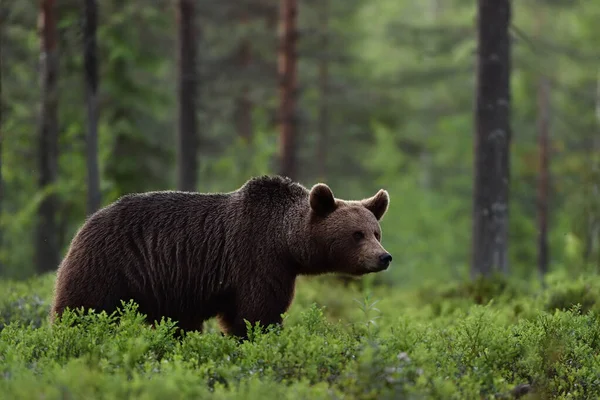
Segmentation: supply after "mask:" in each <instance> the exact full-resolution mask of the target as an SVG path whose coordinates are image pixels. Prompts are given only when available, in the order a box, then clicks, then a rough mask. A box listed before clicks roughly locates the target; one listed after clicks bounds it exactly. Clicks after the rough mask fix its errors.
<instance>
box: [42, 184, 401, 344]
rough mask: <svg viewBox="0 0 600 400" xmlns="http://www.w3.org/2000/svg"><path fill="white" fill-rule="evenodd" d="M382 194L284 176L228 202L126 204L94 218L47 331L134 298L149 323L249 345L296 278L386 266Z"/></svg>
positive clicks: (210, 197) (155, 195)
mask: <svg viewBox="0 0 600 400" xmlns="http://www.w3.org/2000/svg"><path fill="white" fill-rule="evenodd" d="M388 204H389V196H388V193H387V192H386V191H385V190H383V189H381V190H379V191H378V192H377V194H375V195H374V196H373V197H371V198H368V199H363V200H354V201H344V200H340V199H336V198H335V197H334V195H333V193H332V191H331V190H330V189H329V187H328V186H327V185H325V184H322V183H319V184H316V185H314V186H313V187H312V189H311V190H310V191H309V190H307V189H306V188H305V187H303V186H302V185H300V184H299V183H296V182H293V181H291V180H290V179H288V178H284V177H280V176H274V177H270V176H262V177H257V178H252V179H250V180H249V181H248V182H246V183H245V184H244V185H243V186H242V187H241V188H239V189H237V190H235V191H233V192H229V193H208V194H204V193H193V192H182V191H157V192H148V193H142V194H129V195H125V196H123V197H121V198H120V199H118V200H117V201H115V202H114V203H112V204H111V205H108V206H106V207H105V208H103V209H101V210H99V211H97V212H96V213H94V214H93V215H91V216H90V217H89V218H88V219H87V220H86V221H85V223H84V224H83V226H82V227H81V228H80V230H79V231H78V232H77V233H76V235H75V236H74V238H73V240H72V242H71V244H70V248H69V250H68V252H67V254H66V256H65V258H64V260H63V261H62V263H61V265H60V266H59V269H58V273H57V279H56V286H55V297H54V301H53V305H52V309H51V311H50V321H54V320H55V318H56V317H57V316H60V315H61V314H62V312H63V311H64V310H65V308H67V307H69V308H70V309H75V308H80V307H83V308H84V309H88V308H91V309H94V310H95V311H96V312H100V311H106V312H108V313H111V312H112V311H114V310H116V308H117V307H118V306H120V301H121V300H123V301H126V302H127V301H129V300H130V299H132V300H134V301H135V302H136V303H137V304H138V306H139V311H140V312H142V313H144V314H145V315H146V316H147V320H148V321H149V322H150V323H151V322H152V321H160V319H161V317H171V319H172V320H175V321H178V326H179V327H180V328H181V329H182V330H183V331H191V330H197V331H202V325H203V322H204V321H205V320H207V319H209V318H212V317H217V318H218V320H219V324H220V326H221V329H222V331H223V333H225V334H231V335H234V336H239V337H242V338H244V337H246V325H245V322H244V320H245V319H246V320H248V321H249V322H251V323H252V325H253V326H254V325H255V323H256V322H260V324H261V325H263V326H267V325H270V324H281V322H282V317H281V315H282V314H283V313H284V312H286V311H287V309H288V307H289V306H290V304H291V302H292V299H293V297H294V286H295V281H296V277H297V276H298V275H317V274H324V273H345V274H350V275H354V276H360V275H364V274H367V273H372V272H378V271H382V270H385V269H387V268H388V266H389V264H390V262H391V260H392V256H391V255H390V254H389V253H388V252H387V251H386V250H385V249H384V248H383V246H382V245H381V243H380V240H381V228H380V225H379V220H380V219H381V218H382V217H383V215H384V214H385V213H386V211H387V209H388Z"/></svg>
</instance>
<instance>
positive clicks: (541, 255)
mask: <svg viewBox="0 0 600 400" xmlns="http://www.w3.org/2000/svg"><path fill="white" fill-rule="evenodd" d="M549 120H550V87H549V82H548V79H547V78H546V77H545V76H542V77H541V78H540V81H539V87H538V146H539V176H538V201H537V208H538V272H539V274H540V276H541V277H542V278H543V277H544V276H545V275H546V273H547V272H548V262H549V247H548V189H549V183H550V172H549V129H550V128H549V122H550V121H549Z"/></svg>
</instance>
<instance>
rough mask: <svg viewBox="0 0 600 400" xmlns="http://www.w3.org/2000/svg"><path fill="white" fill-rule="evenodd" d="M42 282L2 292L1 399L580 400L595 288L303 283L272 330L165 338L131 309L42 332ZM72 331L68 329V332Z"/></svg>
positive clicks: (557, 281) (598, 341)
mask: <svg viewBox="0 0 600 400" xmlns="http://www.w3.org/2000/svg"><path fill="white" fill-rule="evenodd" d="M53 280H54V276H53V275H46V276H42V277H38V278H34V279H31V280H29V281H26V282H8V281H5V282H0V398H6V399H125V398H136V399H165V398H168V399H183V398H206V397H209V396H210V397H211V398H217V399H230V398H235V399H238V398H241V399H265V398H276V399H341V398H351V399H430V398H431V399H480V398H489V399H492V398H494V399H498V398H506V399H508V398H514V397H515V396H517V394H522V393H525V392H528V393H527V394H524V395H523V397H521V398H529V399H538V398H539V399H548V398H564V399H566V398H569V399H589V398H598V397H599V396H600V372H599V371H600V356H599V354H600V278H599V277H596V276H588V277H580V278H577V279H573V278H567V277H566V276H563V275H560V274H554V275H553V276H550V277H549V278H548V280H547V284H546V287H545V288H543V289H542V288H540V287H537V286H535V285H526V284H523V283H519V282H512V281H505V280H503V279H500V278H496V279H492V280H489V281H474V282H468V283H454V284H446V285H444V286H439V285H438V286H431V287H421V288H418V289H414V290H412V291H399V290H395V289H394V288H393V287H389V286H385V287H383V286H382V287H372V288H369V289H368V290H366V289H365V288H364V287H363V286H362V285H361V284H360V283H351V284H350V285H348V286H345V285H342V284H340V283H339V282H338V281H337V280H335V279H333V278H331V277H323V278H318V279H316V278H311V279H301V280H300V281H299V282H298V288H297V295H296V299H295V301H294V304H293V306H292V307H291V309H290V310H289V312H288V313H287V314H286V315H285V322H284V327H283V328H275V327H268V328H265V327H260V326H249V327H248V330H249V340H247V341H244V342H241V343H240V342H238V341H237V340H236V339H235V338H231V337H225V336H223V335H221V334H220V332H219V331H218V329H217V325H216V323H215V322H214V321H211V322H210V323H208V324H207V329H206V332H205V333H203V334H199V333H195V332H194V333H190V334H188V335H186V336H184V337H183V338H181V339H177V338H176V337H175V336H174V333H175V330H176V324H175V323H174V322H173V321H168V320H167V321H161V322H160V323H159V324H157V325H156V326H154V327H149V326H148V325H147V324H146V323H145V321H144V316H143V315H141V314H139V313H138V312H137V308H136V306H135V304H132V303H129V304H124V307H123V309H122V310H120V312H119V315H113V316H108V315H106V314H104V313H102V314H94V313H87V314H77V313H67V314H66V315H65V318H64V320H63V321H62V322H61V323H59V324H56V325H54V326H52V327H51V326H49V324H48V321H47V312H48V308H49V304H50V300H51V296H52V284H53ZM74 319H77V320H78V321H79V323H78V324H76V325H74V326H69V323H70V322H72V321H73V320H74Z"/></svg>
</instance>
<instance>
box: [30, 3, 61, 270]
mask: <svg viewBox="0 0 600 400" xmlns="http://www.w3.org/2000/svg"><path fill="white" fill-rule="evenodd" d="M39 12H40V17H39V23H40V26H39V32H40V44H41V48H40V61H41V67H40V82H41V85H42V92H41V96H42V102H41V110H40V111H41V113H40V121H39V123H40V126H39V142H38V162H39V181H38V184H39V188H40V190H41V191H42V192H43V193H44V198H43V199H42V201H41V203H40V206H39V209H38V225H37V232H36V256H35V265H36V267H37V270H38V271H39V272H46V271H52V270H54V269H56V267H57V266H58V263H59V248H58V241H57V234H56V233H57V231H58V230H57V224H56V211H57V208H58V204H57V196H56V183H57V179H58V176H57V172H58V120H57V117H58V115H57V113H58V86H57V83H58V65H59V64H58V49H57V29H56V1H55V0H42V2H41V8H40V10H39Z"/></svg>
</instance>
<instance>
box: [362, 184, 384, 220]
mask: <svg viewBox="0 0 600 400" xmlns="http://www.w3.org/2000/svg"><path fill="white" fill-rule="evenodd" d="M361 203H362V205H363V206H365V207H366V209H367V210H369V211H371V212H372V213H373V215H375V218H377V220H378V221H379V220H380V219H381V218H382V217H383V216H384V214H385V213H386V211H387V209H388V206H389V204H390V196H389V194H388V192H387V191H386V190H384V189H380V190H379V192H377V194H376V195H375V196H373V197H370V198H368V199H364V200H362V201H361Z"/></svg>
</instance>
